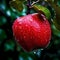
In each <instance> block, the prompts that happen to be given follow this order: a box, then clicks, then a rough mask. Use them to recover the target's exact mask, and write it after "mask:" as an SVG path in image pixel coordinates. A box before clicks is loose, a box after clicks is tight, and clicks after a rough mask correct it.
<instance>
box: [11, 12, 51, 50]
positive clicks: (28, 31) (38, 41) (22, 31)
mask: <svg viewBox="0 0 60 60" xmlns="http://www.w3.org/2000/svg"><path fill="white" fill-rule="evenodd" d="M12 29H13V35H14V37H15V39H16V41H17V42H18V43H19V44H20V45H21V47H22V48H23V49H24V50H26V51H32V50H34V49H37V48H45V47H46V46H47V45H48V44H49V42H50V39H51V28H50V24H49V22H48V20H47V19H46V17H45V16H44V15H42V14H41V15H39V14H38V13H34V14H29V15H26V16H23V17H19V18H17V19H16V20H15V21H14V23H13V26H12Z"/></svg>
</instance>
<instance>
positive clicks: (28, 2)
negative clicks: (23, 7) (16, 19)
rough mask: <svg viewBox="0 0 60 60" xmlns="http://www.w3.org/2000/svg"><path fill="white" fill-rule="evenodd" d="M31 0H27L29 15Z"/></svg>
mask: <svg viewBox="0 0 60 60" xmlns="http://www.w3.org/2000/svg"><path fill="white" fill-rule="evenodd" d="M30 7H31V0H27V15H28V14H30V10H31V8H30Z"/></svg>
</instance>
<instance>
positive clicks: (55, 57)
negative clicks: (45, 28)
mask: <svg viewBox="0 0 60 60" xmlns="http://www.w3.org/2000/svg"><path fill="white" fill-rule="evenodd" d="M16 1H17V0H16ZM20 1H23V0H20ZM33 1H35V0H33ZM49 1H52V0H49ZM9 2H10V0H0V60H4V59H5V60H60V31H59V30H58V29H57V28H56V27H55V25H54V24H53V23H52V22H50V23H51V29H52V38H51V41H50V44H49V46H48V47H47V48H46V49H43V50H42V51H38V54H37V53H35V54H34V53H33V52H30V53H28V52H25V51H24V50H22V48H21V46H20V45H19V44H17V42H16V41H15V39H14V37H13V33H12V24H13V22H14V20H15V19H16V18H18V17H19V16H24V15H26V12H27V8H26V6H23V8H24V9H23V10H22V11H21V12H19V11H17V10H15V9H13V8H11V6H10V4H9ZM43 3H45V4H44V6H46V7H47V8H48V9H49V10H50V12H51V14H52V15H53V16H54V13H53V12H54V11H53V10H52V8H54V7H52V6H49V5H48V4H47V3H46V2H44V0H43V1H42V2H40V4H41V5H42V4H43ZM57 5H58V6H59V7H60V0H57ZM59 9H60V8H59ZM33 12H35V11H33V10H31V13H33ZM58 12H59V11H58ZM59 14H60V13H59ZM59 28H60V27H59Z"/></svg>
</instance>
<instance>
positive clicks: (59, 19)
mask: <svg viewBox="0 0 60 60" xmlns="http://www.w3.org/2000/svg"><path fill="white" fill-rule="evenodd" d="M54 1H55V0H54ZM47 2H48V3H50V5H51V6H52V7H53V8H54V10H55V14H56V15H55V19H53V23H54V24H55V26H56V27H57V29H59V30H60V7H59V6H58V5H57V4H56V3H55V2H51V1H49V0H47ZM56 2H58V1H56Z"/></svg>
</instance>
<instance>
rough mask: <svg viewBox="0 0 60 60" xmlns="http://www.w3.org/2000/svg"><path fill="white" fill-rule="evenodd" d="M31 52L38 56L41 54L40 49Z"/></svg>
mask: <svg viewBox="0 0 60 60" xmlns="http://www.w3.org/2000/svg"><path fill="white" fill-rule="evenodd" d="M33 53H34V54H35V55H37V56H38V57H40V56H41V49H37V50H34V51H33Z"/></svg>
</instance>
